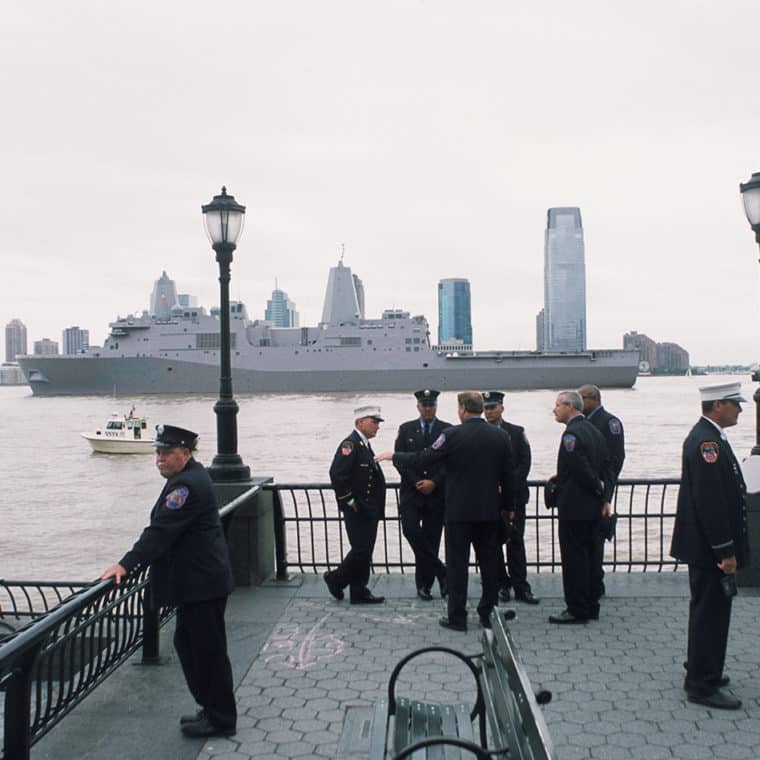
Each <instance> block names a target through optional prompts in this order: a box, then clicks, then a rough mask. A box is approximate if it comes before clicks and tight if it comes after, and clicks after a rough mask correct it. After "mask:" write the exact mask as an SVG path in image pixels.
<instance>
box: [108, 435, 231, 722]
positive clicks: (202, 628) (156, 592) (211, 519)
mask: <svg viewBox="0 0 760 760" xmlns="http://www.w3.org/2000/svg"><path fill="white" fill-rule="evenodd" d="M156 433H157V434H156V440H155V444H154V445H155V447H156V466H157V467H158V471H159V472H160V473H161V475H162V476H163V477H164V478H166V484H165V485H164V487H163V490H162V491H161V495H160V496H159V497H158V501H156V504H155V506H154V507H153V510H152V511H151V514H150V525H148V527H147V528H145V530H143V532H142V535H141V536H140V538H139V539H138V540H137V543H135V545H134V546H133V547H132V549H131V550H130V551H128V552H127V553H126V554H125V555H124V557H122V559H121V560H120V561H119V562H118V564H116V565H111V567H109V568H108V569H106V570H105V571H104V572H103V575H102V576H101V577H102V578H103V580H106V579H108V578H114V579H115V581H116V583H117V584H119V583H120V581H121V579H122V578H123V577H124V576H125V575H127V574H128V573H130V572H131V571H132V570H134V569H135V568H136V567H137V566H138V565H146V564H149V565H150V581H151V583H150V589H151V599H150V600H146V604H150V605H151V606H153V607H155V608H158V607H163V606H168V605H172V606H176V608H177V627H176V630H175V633H174V646H175V648H176V650H177V654H178V655H179V660H180V663H181V664H182V671H183V673H184V674H185V680H186V681H187V685H188V687H189V689H190V693H191V694H192V695H193V697H194V698H195V700H196V702H197V703H198V704H199V705H200V710H198V712H197V713H196V714H193V715H185V716H183V717H182V718H181V719H180V724H181V728H182V732H183V733H184V734H186V735H187V736H194V737H205V736H232V735H233V734H234V733H235V726H236V723H237V710H236V706H235V694H234V688H233V682H232V667H231V665H230V660H229V657H228V656H227V637H226V631H225V624H224V609H225V606H226V604H227V597H228V596H229V594H230V592H231V591H232V588H233V580H232V570H231V567H230V558H229V552H228V550H227V542H226V540H225V538H224V532H223V531H222V524H221V521H220V519H219V511H218V509H217V507H216V500H215V499H214V493H213V490H212V484H211V478H210V477H209V475H208V473H207V472H206V468H205V467H204V466H203V465H202V464H200V462H197V461H196V460H195V459H194V458H193V451H194V450H195V448H196V445H197V441H198V436H197V435H196V434H195V433H193V432H192V431H190V430H184V429H183V428H179V427H173V426H171V425H158V426H157V428H156Z"/></svg>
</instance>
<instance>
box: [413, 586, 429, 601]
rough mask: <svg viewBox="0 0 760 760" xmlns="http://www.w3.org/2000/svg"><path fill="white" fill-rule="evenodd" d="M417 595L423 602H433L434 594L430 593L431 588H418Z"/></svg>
mask: <svg viewBox="0 0 760 760" xmlns="http://www.w3.org/2000/svg"><path fill="white" fill-rule="evenodd" d="M417 596H418V597H419V598H420V599H422V601H423V602H432V601H433V595H432V594H431V593H430V589H429V588H418V589H417Z"/></svg>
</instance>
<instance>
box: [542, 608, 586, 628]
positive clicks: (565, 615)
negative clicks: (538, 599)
mask: <svg viewBox="0 0 760 760" xmlns="http://www.w3.org/2000/svg"><path fill="white" fill-rule="evenodd" d="M549 622H550V623H556V624H557V625H572V624H574V623H587V622H588V621H587V620H586V618H580V617H575V615H573V613H572V612H570V611H569V610H562V612H560V613H559V615H549Z"/></svg>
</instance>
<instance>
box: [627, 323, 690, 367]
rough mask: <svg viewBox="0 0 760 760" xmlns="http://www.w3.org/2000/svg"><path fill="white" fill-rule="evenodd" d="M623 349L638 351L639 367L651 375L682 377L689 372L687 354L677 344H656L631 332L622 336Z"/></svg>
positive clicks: (641, 334) (641, 335) (650, 339)
mask: <svg viewBox="0 0 760 760" xmlns="http://www.w3.org/2000/svg"><path fill="white" fill-rule="evenodd" d="M623 348H624V349H625V350H626V351H638V352H639V365H640V367H641V368H642V369H643V370H645V371H649V372H651V373H652V374H653V375H683V374H685V373H686V372H687V371H688V370H689V352H688V351H687V350H686V349H685V348H683V347H682V346H679V345H678V344H677V343H670V342H665V343H658V342H657V341H655V340H652V338H650V337H649V336H648V335H644V333H640V332H636V330H631V332H628V333H626V334H625V335H624V336H623Z"/></svg>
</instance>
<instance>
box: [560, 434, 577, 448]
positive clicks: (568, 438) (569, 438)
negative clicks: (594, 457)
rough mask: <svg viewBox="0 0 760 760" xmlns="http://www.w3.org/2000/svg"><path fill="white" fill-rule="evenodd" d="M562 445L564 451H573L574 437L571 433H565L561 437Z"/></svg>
mask: <svg viewBox="0 0 760 760" xmlns="http://www.w3.org/2000/svg"><path fill="white" fill-rule="evenodd" d="M562 445H563V446H564V447H565V451H573V450H574V449H575V436H574V435H573V434H572V433H565V435H563V436H562Z"/></svg>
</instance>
